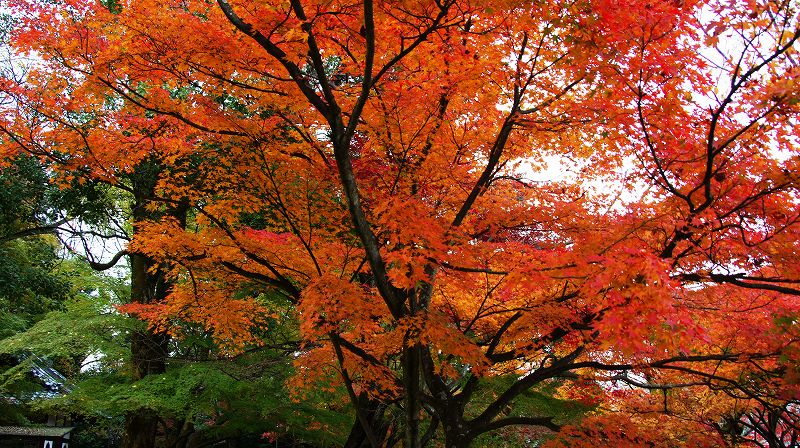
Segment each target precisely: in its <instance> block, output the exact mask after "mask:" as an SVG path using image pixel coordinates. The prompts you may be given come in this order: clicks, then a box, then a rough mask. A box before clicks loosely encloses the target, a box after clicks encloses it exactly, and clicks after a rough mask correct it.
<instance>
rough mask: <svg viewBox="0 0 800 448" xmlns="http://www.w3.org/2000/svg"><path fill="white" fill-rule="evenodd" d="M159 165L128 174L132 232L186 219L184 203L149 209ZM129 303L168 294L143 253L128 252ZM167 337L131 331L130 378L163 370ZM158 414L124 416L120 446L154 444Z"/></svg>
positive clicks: (143, 412) (160, 274) (146, 447)
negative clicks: (155, 222) (148, 225)
mask: <svg viewBox="0 0 800 448" xmlns="http://www.w3.org/2000/svg"><path fill="white" fill-rule="evenodd" d="M159 172H160V167H159V165H158V163H157V162H156V161H153V160H150V161H144V162H142V163H141V164H140V165H139V166H137V168H136V171H135V172H134V173H133V174H132V175H131V179H132V183H133V195H134V203H133V207H132V212H133V213H132V214H133V217H132V218H133V233H134V235H135V234H136V232H137V230H138V228H139V227H140V225H141V223H143V222H145V221H148V220H153V219H159V218H162V217H164V216H171V217H173V218H176V219H178V220H179V221H180V222H181V224H182V225H185V223H186V214H187V210H188V207H187V206H186V205H184V204H181V205H179V206H178V207H175V208H168V209H166V210H163V209H162V210H159V211H153V210H152V209H151V208H150V207H149V205H150V204H151V202H152V200H153V198H154V197H155V186H156V183H157V181H158V176H159ZM129 257H130V266H131V303H142V304H147V303H156V302H159V301H161V300H163V299H164V298H166V296H167V294H169V289H170V286H171V285H170V283H169V282H168V281H167V280H166V278H165V277H164V273H163V270H162V269H160V268H159V267H158V265H157V264H156V262H155V261H154V260H152V259H150V258H149V257H147V256H145V255H143V254H137V253H131V254H129ZM168 342H169V338H168V337H167V335H166V334H165V333H163V332H159V333H156V332H154V331H152V330H151V329H150V328H148V329H146V330H142V331H139V332H134V333H133V334H132V335H131V362H132V366H131V367H132V371H131V378H132V379H133V381H138V380H141V379H142V378H144V377H146V376H147V375H158V374H162V373H164V372H166V357H167V352H168ZM158 424H159V418H158V415H156V414H155V412H153V411H152V410H150V409H138V410H134V411H132V412H130V413H128V414H127V415H126V416H125V436H124V438H123V443H122V448H154V447H155V446H156V437H157V433H158Z"/></svg>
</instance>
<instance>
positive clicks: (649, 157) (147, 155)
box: [0, 0, 800, 447]
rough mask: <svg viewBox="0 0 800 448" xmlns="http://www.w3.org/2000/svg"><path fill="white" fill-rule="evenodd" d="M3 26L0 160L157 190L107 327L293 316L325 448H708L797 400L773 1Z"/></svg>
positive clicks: (799, 280) (224, 3) (249, 336)
mask: <svg viewBox="0 0 800 448" xmlns="http://www.w3.org/2000/svg"><path fill="white" fill-rule="evenodd" d="M489 3H490V4H489ZM10 5H11V7H12V8H13V10H14V11H15V12H16V14H17V16H18V22H17V27H16V28H15V34H14V41H13V45H14V48H15V50H16V51H17V52H18V53H19V54H20V55H27V57H28V58H29V59H28V62H27V72H26V74H25V76H24V79H16V80H15V79H4V80H2V81H0V91H1V92H2V95H3V101H4V102H3V106H2V107H3V112H2V115H0V130H2V133H3V136H2V144H3V146H2V150H3V151H4V152H6V153H9V154H13V153H16V152H18V151H26V152H28V153H31V154H35V155H38V156H40V157H43V158H48V159H50V160H54V161H57V162H58V163H57V164H56V165H55V166H57V168H56V169H57V170H59V171H61V172H63V173H64V176H66V177H75V178H83V179H94V180H101V181H104V182H109V183H113V184H116V185H122V186H123V187H124V186H125V185H127V184H126V183H125V182H124V179H127V177H126V176H130V174H131V173H133V172H135V171H136V170H137V167H140V166H142V164H143V163H148V164H151V165H153V164H154V165H155V166H157V167H158V169H157V184H156V187H155V188H154V190H153V195H152V197H150V198H149V199H150V202H149V205H148V207H150V208H149V210H150V211H151V212H152V213H151V214H150V218H149V219H143V220H141V221H139V222H136V223H135V224H134V225H135V229H136V235H135V239H134V241H133V242H132V243H131V245H130V247H129V251H131V252H134V253H140V254H143V255H146V256H147V257H149V258H150V259H153V260H157V261H158V262H159V263H160V266H162V268H163V269H166V271H165V272H168V275H169V276H170V278H171V279H172V281H174V286H173V287H172V289H171V292H170V293H169V295H168V296H167V297H166V298H165V299H164V300H161V301H157V302H148V303H139V304H132V305H130V306H129V307H127V308H125V311H126V312H130V313H134V314H137V315H139V316H141V317H143V318H146V319H147V320H148V321H150V322H151V323H152V325H154V326H155V327H156V328H158V329H163V330H165V331H169V332H171V333H172V335H173V336H174V337H180V336H181V334H180V329H181V328H182V327H181V326H180V325H178V323H180V322H193V323H199V324H202V325H203V326H204V327H205V328H206V329H207V330H208V331H210V332H213V334H214V336H215V338H216V339H217V341H218V342H219V344H220V345H221V346H222V347H223V348H224V350H225V351H226V352H227V353H236V352H237V351H238V350H241V349H243V348H246V347H248V346H254V345H258V344H259V343H262V342H260V339H259V329H263V328H264V326H266V325H292V324H293V323H294V322H296V323H297V325H298V326H299V330H300V332H301V334H302V341H303V348H302V350H301V351H300V352H298V354H297V355H298V358H297V360H296V364H297V366H298V369H299V372H301V375H300V376H299V377H298V378H297V380H296V385H297V387H298V388H300V389H302V387H307V386H312V387H313V386H314V385H315V381H317V382H320V383H321V384H326V385H327V384H332V385H333V386H335V387H343V388H344V389H345V390H346V392H347V393H348V396H349V397H350V399H351V401H352V405H353V408H354V409H355V412H356V416H357V419H356V422H355V424H354V429H353V433H352V434H351V440H349V441H348V443H349V444H351V446H384V445H385V444H389V445H391V444H394V443H401V442H402V443H403V444H404V446H406V447H416V446H422V445H425V444H426V443H429V442H430V441H431V440H432V438H434V437H439V438H440V439H441V440H444V441H446V444H447V446H448V447H450V446H453V447H456V446H466V445H467V444H469V443H471V442H472V441H473V440H474V439H475V438H476V437H478V436H480V435H481V434H484V433H487V432H492V431H496V430H499V429H500V428H504V427H507V426H511V425H538V426H541V427H544V428H547V429H548V430H549V431H550V433H554V432H559V431H560V432H559V433H558V435H556V436H555V438H554V439H553V441H552V442H551V443H553V446H612V445H617V446H679V445H686V446H720V445H721V444H723V443H728V442H729V441H732V440H733V439H732V438H731V437H729V436H730V435H731V434H730V433H729V432H728V433H726V431H725V428H723V426H724V425H723V424H722V423H723V422H725V421H734V422H735V421H738V420H740V419H742V418H745V417H744V416H746V415H752V414H750V413H751V412H755V411H756V410H765V409H766V410H769V409H786V406H787V403H791V402H793V401H795V400H797V399H798V398H800V397H799V396H798V382H799V381H800V380H798V378H800V377H799V375H800V371H798V367H797V365H798V364H797V360H798V355H800V353H798V346H797V338H798V327H797V319H798V312H799V311H800V303H799V302H798V296H800V289H799V288H798V284H800V271H798V267H800V246H798V235H799V232H800V225H798V218H799V217H800V197H798V187H800V184H799V183H798V182H799V181H800V180H799V179H798V174H797V173H798V172H800V167H798V164H799V163H800V149H799V147H798V138H800V135H798V129H800V127H799V126H798V121H797V120H798V113H799V112H800V106H799V103H800V97H798V91H799V90H798V88H797V87H796V86H795V83H796V82H797V79H798V75H800V66H798V62H797V57H798V56H797V53H796V49H797V39H798V37H800V28H798V27H800V24H799V21H798V9H799V6H798V4H797V3H796V2H794V1H782V0H781V1H772V0H757V1H756V0H753V1H737V0H733V1H728V0H714V1H711V2H696V1H693V0H680V1H675V0H669V1H662V0H648V1H642V0H575V1H573V0H568V1H561V0H542V1H538V0H537V1H497V2H476V1H473V2H470V1H461V0H437V1H432V2H423V1H406V0H397V1H382V2H374V3H373V2H372V1H371V0H365V1H363V2H342V1H336V0H311V1H301V0H291V1H236V0H231V1H228V0H218V1H217V2H216V3H214V2H208V1H195V0H183V1H152V0H130V1H121V2H116V1H107V2H96V1H91V2H90V1H86V0H64V1H59V2H40V1H37V0H12V1H10ZM176 204H185V205H186V206H187V207H188V209H189V210H190V211H189V219H188V221H186V222H181V220H180V219H175V218H174V217H173V216H171V215H170V214H169V213H159V210H164V209H166V208H169V207H175V206H176ZM493 377H507V378H513V381H510V382H509V383H507V384H506V386H504V387H503V388H502V389H500V390H494V391H493V398H492V400H490V401H488V402H486V401H479V400H476V399H475V397H477V396H478V395H481V394H480V391H482V390H485V389H486V388H487V387H490V385H491V384H494V383H492V382H491V379H492V378H493ZM540 388H547V389H548V390H552V391H553V393H554V394H555V395H556V396H558V397H559V398H562V399H570V400H583V401H584V402H585V403H586V404H587V406H590V407H591V409H592V411H591V412H590V415H587V416H586V418H585V420H583V422H582V423H580V422H571V423H574V424H575V425H576V426H570V427H568V428H561V426H562V425H563V424H565V423H568V422H566V421H561V420H559V416H558V415H548V414H546V413H542V414H537V415H532V414H523V413H519V412H516V411H515V410H514V409H515V408H514V406H515V403H518V402H519V400H521V399H522V397H523V395H524V393H525V392H526V391H529V390H533V389H540ZM300 392H301V391H299V392H298V393H300ZM481 396H483V395H481ZM387 409H390V410H391V412H387V411H386V410H387ZM392 412H393V413H394V414H392ZM391 415H400V416H402V418H399V419H396V420H395V419H392V418H390V416H391ZM726 419H728V420H726ZM436 431H438V433H437V432H436ZM739 433H740V434H741V431H739ZM437 434H438V435H437ZM748 440H749V441H748ZM748 440H744V441H742V440H738V439H737V440H736V441H733V442H730V443H751V442H752V443H754V442H753V440H755V439H752V438H751V439H748ZM621 443H627V445H621ZM598 444H599V445H598Z"/></svg>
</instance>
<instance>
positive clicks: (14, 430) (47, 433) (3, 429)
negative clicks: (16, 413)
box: [0, 426, 74, 437]
mask: <svg viewBox="0 0 800 448" xmlns="http://www.w3.org/2000/svg"><path fill="white" fill-rule="evenodd" d="M73 429H74V428H73V427H71V426H37V427H26V426H0V436H39V437H64V436H65V435H67V434H69V432H70V431H72V430H73Z"/></svg>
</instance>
